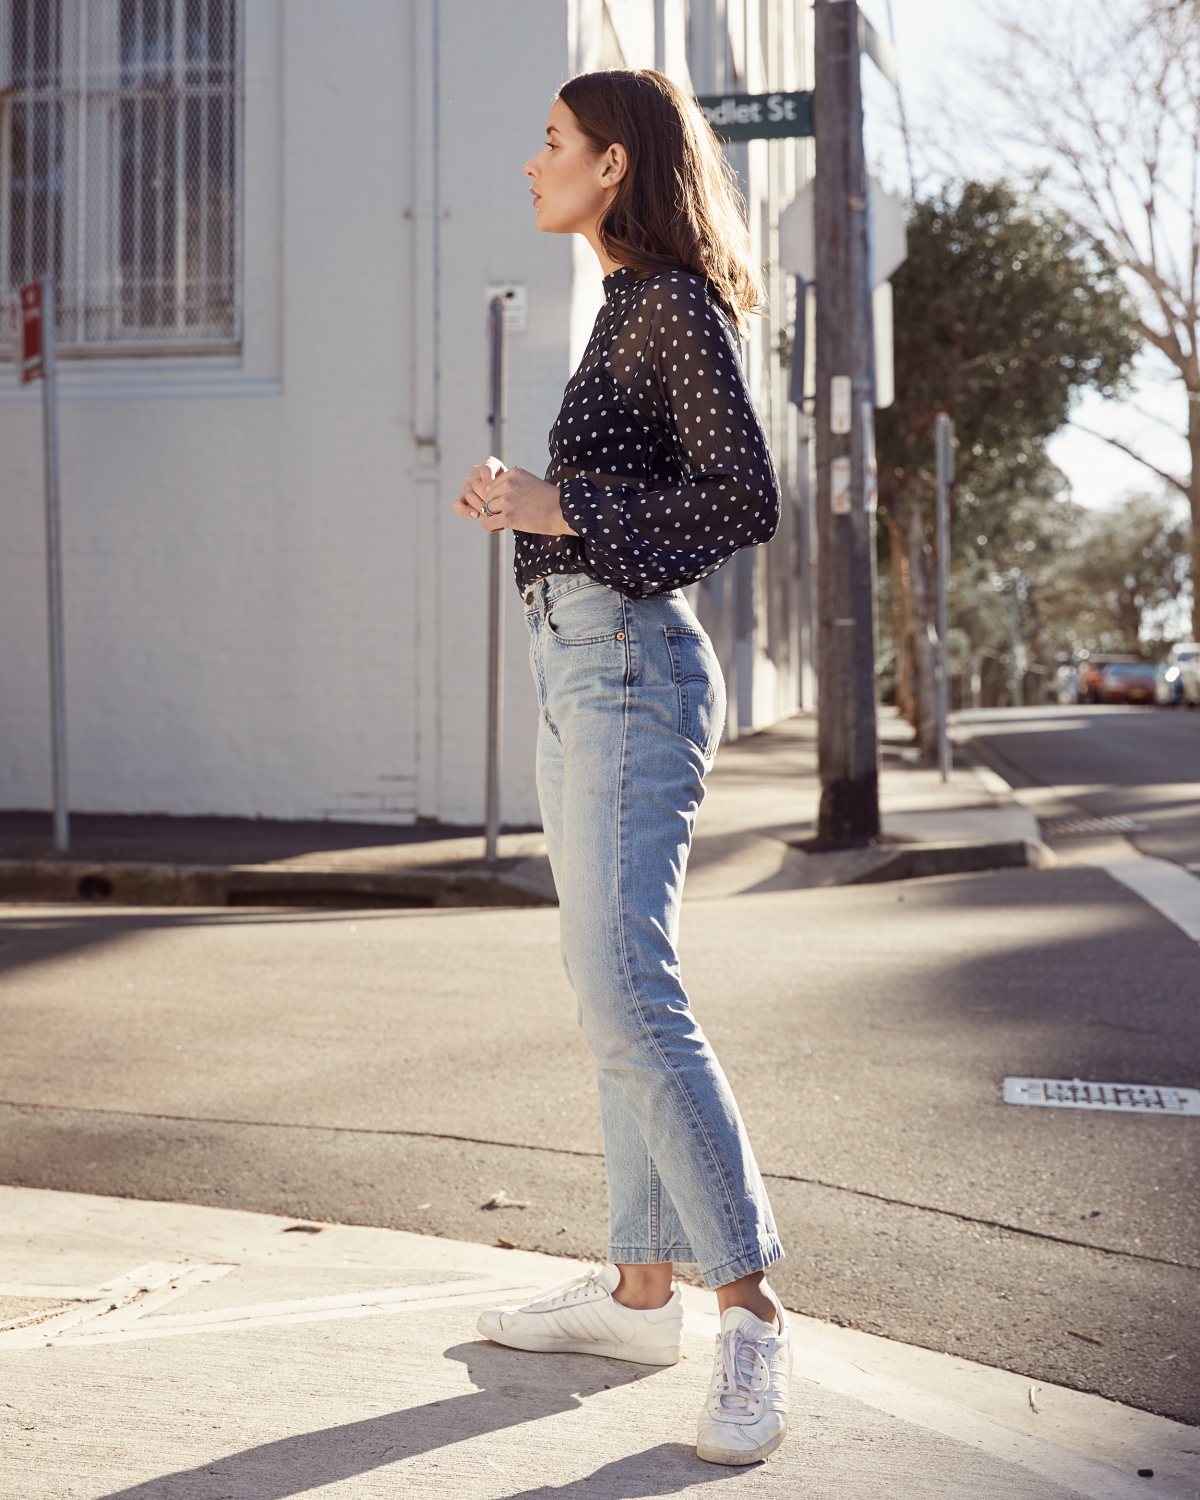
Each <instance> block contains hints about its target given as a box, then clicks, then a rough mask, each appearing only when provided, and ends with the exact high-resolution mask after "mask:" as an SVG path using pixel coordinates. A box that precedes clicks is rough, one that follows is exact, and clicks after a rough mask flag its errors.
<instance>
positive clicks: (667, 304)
mask: <svg viewBox="0 0 1200 1500" xmlns="http://www.w3.org/2000/svg"><path fill="white" fill-rule="evenodd" d="M604 370H605V373H606V374H607V375H608V376H610V378H611V379H612V380H613V381H614V383H615V384H616V386H617V387H618V388H619V391H620V393H621V394H622V399H623V401H624V403H625V405H626V406H627V407H629V408H630V409H631V411H632V413H633V414H634V415H635V416H636V417H637V419H638V420H639V421H640V422H641V423H642V424H644V425H645V426H646V427H647V429H648V430H649V431H651V432H652V433H655V434H656V435H657V436H658V437H659V439H660V441H661V443H662V444H663V446H664V447H665V448H666V449H667V451H668V452H673V454H674V458H675V462H674V464H672V468H677V469H678V471H679V475H680V479H681V481H682V482H680V483H675V484H672V485H670V486H669V487H667V488H654V489H651V490H648V491H647V490H641V491H639V490H638V489H637V488H636V486H633V485H622V484H617V483H615V482H614V483H612V484H609V485H607V486H606V487H604V488H600V487H599V486H597V485H596V484H593V483H592V482H591V481H590V480H588V479H587V478H586V477H584V476H580V477H578V478H574V479H569V480H567V481H566V482H565V483H564V484H563V485H562V486H561V500H562V512H563V516H564V517H565V519H566V521H567V523H568V525H570V527H571V529H572V530H573V531H575V532H576V533H577V534H578V535H579V536H580V537H581V538H582V539H583V543H584V547H585V549H586V554H587V561H588V568H589V572H591V573H592V574H593V575H594V576H595V577H597V578H598V579H600V580H601V581H602V582H606V583H611V584H612V585H613V586H614V587H615V588H618V589H620V590H621V592H623V593H626V594H631V595H633V596H634V597H637V596H639V595H645V594H657V593H662V592H664V591H666V590H668V589H673V588H678V587H681V586H682V585H683V584H687V583H693V582H695V581H696V579H698V578H703V577H705V576H706V575H707V574H709V573H712V572H714V571H715V570H716V569H717V568H719V567H720V566H721V564H722V563H723V562H726V561H727V560H728V559H729V558H730V557H732V556H733V554H734V553H735V552H736V551H738V549H739V548H741V547H746V546H750V545H752V544H754V543H756V542H766V541H769V540H770V538H771V537H772V536H773V535H774V534H775V528H776V526H777V525H778V523H779V485H778V481H777V479H776V477H775V469H774V465H773V464H772V462H771V455H770V452H769V450H768V448H767V443H766V438H765V436H764V434H763V430H762V426H761V424H760V423H759V420H758V416H757V414H756V413H755V411H754V407H753V405H752V404H751V401H750V395H749V392H748V391H747V389H746V382H745V378H744V377H743V375H742V369H741V363H740V360H739V358H738V354H737V352H736V346H735V342H734V336H733V334H732V331H731V329H730V327H729V325H728V324H727V322H726V321H725V319H724V318H723V317H722V315H721V314H720V313H719V312H718V311H717V310H716V308H715V307H714V306H713V304H712V303H711V302H710V301H709V299H708V297H707V296H706V294H705V290H704V286H703V283H702V282H701V281H700V280H699V278H697V277H695V276H690V275H687V274H686V273H684V272H668V273H665V274H664V275H661V276H656V277H653V278H652V279H651V280H649V281H646V282H643V283H642V284H641V285H640V286H639V287H638V294H637V296H635V297H634V298H633V299H632V301H631V305H630V308H629V313H628V316H627V317H626V319H625V321H624V323H623V324H622V326H621V328H620V330H619V331H618V332H617V334H616V337H615V338H614V339H613V342H612V345H611V347H610V349H609V352H608V354H607V357H606V358H605V360H604Z"/></svg>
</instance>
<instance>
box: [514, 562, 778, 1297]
mask: <svg viewBox="0 0 1200 1500" xmlns="http://www.w3.org/2000/svg"><path fill="white" fill-rule="evenodd" d="M523 598H524V600H525V606H526V615H525V619H526V622H527V624H528V626H529V634H530V661H531V663H532V666H533V675H534V680H535V682H536V684H537V691H538V701H539V706H540V709H541V721H540V723H539V726H538V752H537V785H538V797H539V799H540V801H541V806H542V819H543V825H544V827H545V831H546V846H547V849H548V850H549V854H550V864H551V868H552V869H553V871H554V881H555V884H556V886H557V887H558V898H559V907H560V918H561V929H562V954H563V964H564V966H565V968H566V971H567V978H568V979H569V980H570V982H571V985H572V987H573V988H574V990H575V993H576V995H577V997H578V1000H579V1024H580V1026H581V1027H582V1028H583V1033H584V1036H585V1037H586V1038H587V1041H588V1045H589V1046H590V1047H591V1049H592V1052H593V1053H594V1054H595V1057H596V1063H597V1067H598V1072H599V1085H600V1113H601V1117H602V1123H603V1128H604V1154H605V1157H606V1160H607V1166H608V1195H609V1240H610V1243H609V1248H608V1254H609V1259H610V1260H611V1261H614V1262H619V1263H622V1264H627V1265H649V1264H654V1263H656V1262H660V1261H669V1260H674V1261H690V1262H696V1263H697V1264H698V1265H699V1267H700V1270H701V1272H702V1274H703V1277H704V1282H705V1285H706V1286H710V1287H717V1286H724V1285H725V1284H726V1283H727V1282H730V1281H736V1280H737V1279H738V1277H739V1276H746V1275H748V1274H750V1273H751V1272H753V1271H760V1270H762V1269H763V1268H764V1267H766V1266H768V1265H770V1264H771V1262H772V1261H775V1260H778V1259H779V1257H780V1256H781V1255H782V1254H783V1251H782V1249H781V1247H780V1244H779V1239H778V1236H777V1235H776V1232H775V1223H774V1220H773V1218H772V1215H771V1206H770V1204H769V1203H768V1201H767V1195H766V1190H765V1188H764V1187H763V1182H762V1178H761V1176H760V1175H759V1171H758V1167H757V1165H756V1164H755V1160H754V1153H753V1152H752V1151H751V1149H750V1142H749V1141H748V1140H747V1138H746V1131H745V1128H744V1127H743V1125H742V1120H741V1116H740V1114H739V1113H738V1107H737V1104H736V1102H735V1100H734V1097H733V1093H732V1090H731V1089H730V1087H729V1083H728V1081H727V1080H726V1078H725V1074H724V1073H723V1072H722V1070H721V1065H720V1064H719V1063H718V1062H717V1059H716V1056H715V1055H714V1053H713V1050H712V1047H711V1046H710V1045H709V1043H708V1041H707V1039H706V1038H705V1036H704V1033H703V1032H702V1031H701V1029H700V1026H699V1023H698V1022H697V1020H696V1018H695V1016H694V1015H693V1014H692V1011H691V1007H690V1006H689V1004H688V997H687V994H686V992H685V990H684V988H683V984H682V982H681V980H680V976H679V955H678V953H677V951H676V943H677V939H678V933H679V901H680V896H681V895H682V893H683V879H684V873H685V871H686V868H687V856H688V849H689V847H690V845H691V839H692V829H693V827H694V825H695V821H696V813H697V811H698V809H699V807H700V802H701V799H702V798H703V796H704V775H705V772H706V771H707V770H708V769H709V767H710V766H711V764H712V759H713V756H714V754H715V753H716V748H717V743H718V741H719V739H720V737H721V730H722V727H723V725H724V722H725V686H724V683H723V682H722V680H721V669H720V667H719V665H718V663H717V660H716V657H715V656H714V654H713V650H712V647H711V645H710V644H709V641H708V637H707V636H706V635H705V634H704V631H703V630H702V629H701V628H700V624H699V622H698V621H697V619H696V617H695V615H694V614H693V613H692V611H691V610H690V609H689V608H688V606H687V604H686V602H685V601H684V598H683V596H682V594H679V593H672V594H665V595H661V596H660V597H658V598H654V599H626V598H625V597H624V596H623V595H621V594H618V593H616V592H615V591H614V590H612V589H610V588H607V587H606V586H605V585H603V584H598V583H594V582H593V581H592V580H591V579H590V578H587V577H586V576H584V575H582V574H566V575H562V574H560V575H558V576H555V577H551V578H544V579H542V580H541V581H540V582H538V583H536V584H533V585H531V586H527V587H526V588H525V589H524V590H523Z"/></svg>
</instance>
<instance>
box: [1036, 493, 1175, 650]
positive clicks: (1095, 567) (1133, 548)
mask: <svg viewBox="0 0 1200 1500" xmlns="http://www.w3.org/2000/svg"><path fill="white" fill-rule="evenodd" d="M1187 529H1188V528H1187V525H1186V523H1185V522H1184V521H1183V520H1181V518H1180V517H1179V515H1178V514H1177V513H1176V507H1175V506H1173V505H1172V504H1171V502H1170V500H1168V499H1167V498H1166V497H1164V496H1162V495H1151V494H1135V495H1129V496H1127V497H1126V498H1125V500H1124V501H1123V502H1122V503H1121V504H1120V505H1118V506H1114V507H1112V508H1110V509H1106V510H1097V511H1088V512H1086V513H1085V514H1084V515H1083V516H1082V518H1081V524H1080V526H1079V535H1078V540H1077V542H1076V544H1075V546H1074V547H1073V548H1072V550H1071V552H1070V554H1069V555H1068V557H1067V558H1066V559H1065V562H1066V567H1065V568H1064V570H1063V573H1062V576H1061V578H1060V580H1059V597H1058V600H1057V612H1058V616H1059V619H1060V621H1061V633H1062V638H1063V640H1062V645H1063V649H1064V654H1065V652H1066V651H1071V652H1072V653H1074V654H1078V653H1079V652H1081V651H1084V650H1086V651H1089V652H1094V651H1106V650H1107V651H1139V650H1144V649H1147V648H1148V647H1149V646H1150V645H1151V643H1152V642H1154V641H1155V640H1159V641H1162V640H1168V639H1173V638H1174V637H1175V635H1176V633H1177V631H1178V629H1179V626H1180V624H1182V621H1181V619H1180V615H1181V613H1182V611H1181V609H1180V605H1181V603H1182V601H1183V600H1184V599H1185V598H1186V597H1187V593H1186V585H1187V550H1186V544H1187Z"/></svg>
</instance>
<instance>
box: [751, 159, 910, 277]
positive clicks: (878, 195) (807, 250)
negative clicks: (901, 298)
mask: <svg viewBox="0 0 1200 1500" xmlns="http://www.w3.org/2000/svg"><path fill="white" fill-rule="evenodd" d="M813 224H814V220H813V184H812V179H811V178H810V179H809V180H808V181H807V182H806V183H804V184H803V185H802V186H801V188H800V190H799V192H797V194H796V196H795V197H794V198H793V199H792V201H791V202H790V203H789V204H788V206H787V207H786V208H785V209H784V210H783V212H782V213H781V214H780V215H779V264H780V265H781V266H782V267H783V269H784V270H785V271H789V272H790V273H791V274H792V275H793V276H802V277H803V278H804V280H805V281H814V280H815V279H816V270H815V266H816V249H815V239H814V228H813ZM867 247H868V249H867V253H868V256H869V263H870V277H871V287H872V289H874V288H875V287H877V286H878V285H879V283H880V282H881V281H887V280H888V279H889V278H890V277H891V276H892V275H893V274H894V273H895V272H896V271H897V270H899V268H900V267H901V266H902V265H903V264H904V262H905V261H906V260H907V259H908V231H907V229H906V228H905V225H904V203H903V200H902V199H900V198H898V197H897V196H896V195H895V194H894V193H888V192H885V191H884V190H883V188H881V187H880V185H879V184H878V183H877V182H876V181H875V179H874V178H873V177H871V178H868V180H867Z"/></svg>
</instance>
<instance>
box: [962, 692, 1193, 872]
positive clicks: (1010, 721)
mask: <svg viewBox="0 0 1200 1500" xmlns="http://www.w3.org/2000/svg"><path fill="white" fill-rule="evenodd" d="M955 722H956V724H957V725H958V729H959V733H960V735H962V736H963V737H965V738H969V739H970V741H971V743H972V744H973V745H975V746H976V747H977V748H978V749H979V750H980V751H981V752H982V753H983V755H984V757H985V758H986V759H987V760H989V761H990V762H991V763H992V764H993V765H994V767H995V769H996V770H998V771H999V772H1000V773H1001V775H1003V776H1005V777H1006V779H1007V780H1008V781H1009V782H1010V783H1011V784H1012V785H1013V786H1016V787H1029V786H1043V787H1051V786H1053V787H1060V788H1062V790H1063V793H1064V796H1065V797H1066V798H1067V800H1069V801H1070V802H1072V803H1074V804H1076V805H1077V806H1078V807H1079V808H1080V809H1082V810H1084V811H1085V812H1086V813H1088V814H1090V815H1092V816H1095V817H1113V816H1123V817H1127V818H1131V819H1132V820H1133V821H1134V822H1137V823H1141V824H1144V825H1145V826H1144V828H1143V829H1142V830H1140V831H1138V832H1135V833H1132V834H1131V835H1130V837H1131V838H1132V840H1133V842H1134V843H1135V844H1136V845H1137V847H1138V848H1139V849H1141V851H1142V852H1143V854H1154V855H1158V856H1159V857H1160V858H1162V859H1172V860H1175V861H1176V862H1177V863H1179V864H1183V865H1195V866H1197V867H1198V868H1200V713H1195V712H1190V713H1189V712H1188V711H1187V710H1186V709H1184V708H1170V709H1167V708H1116V707H1112V708H1108V707H1084V706H1078V707H1069V708H1031V709H1024V710H1020V709H998V710H992V711H984V712H980V713H963V714H958V715H956V716H955Z"/></svg>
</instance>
